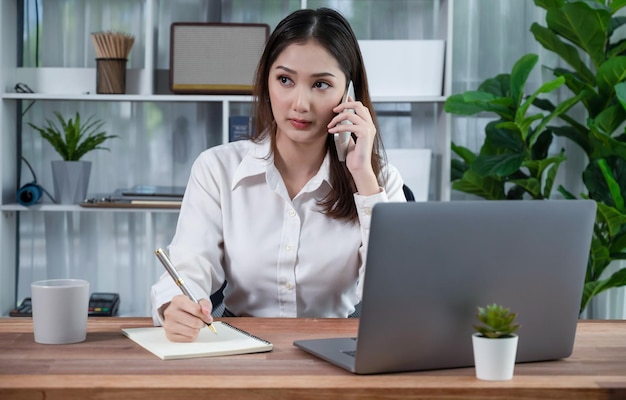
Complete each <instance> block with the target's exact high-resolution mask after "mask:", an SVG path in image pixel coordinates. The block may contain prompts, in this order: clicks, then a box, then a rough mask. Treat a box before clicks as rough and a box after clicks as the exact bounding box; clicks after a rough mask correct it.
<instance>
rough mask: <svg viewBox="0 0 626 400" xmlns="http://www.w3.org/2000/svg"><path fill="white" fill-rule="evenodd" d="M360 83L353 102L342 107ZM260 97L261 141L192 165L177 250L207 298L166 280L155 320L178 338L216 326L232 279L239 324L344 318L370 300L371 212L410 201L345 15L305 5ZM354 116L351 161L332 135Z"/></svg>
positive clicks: (264, 66) (206, 155)
mask: <svg viewBox="0 0 626 400" xmlns="http://www.w3.org/2000/svg"><path fill="white" fill-rule="evenodd" d="M350 81H352V82H353V84H354V88H355V93H356V99H352V98H350V99H349V101H348V102H347V103H342V99H343V97H344V95H345V93H346V89H347V87H348V84H349V82H350ZM253 97H254V126H255V127H256V132H255V133H254V136H253V138H251V140H242V141H237V142H233V143H228V144H223V145H220V146H216V147H213V148H210V149H208V150H206V151H204V152H203V153H202V154H201V155H200V156H199V157H198V159H197V160H196V161H195V162H194V165H193V167H192V170H191V176H190V179H189V182H188V184H187V189H186V192H185V196H184V199H183V203H182V206H181V209H180V216H179V219H178V225H177V228H176V233H175V235H174V238H173V240H172V243H171V244H170V246H169V253H170V257H171V259H172V261H173V263H174V265H175V266H176V268H177V269H178V271H179V272H180V273H181V275H183V276H184V279H185V283H186V284H187V285H188V287H189V288H190V290H191V291H192V292H193V293H194V294H195V295H196V297H198V298H201V299H202V300H200V304H196V303H194V302H193V301H191V300H189V299H188V298H187V297H185V296H183V295H181V292H180V290H179V288H178V287H177V286H176V285H175V284H174V282H173V280H172V279H171V278H170V277H169V276H168V275H167V274H164V275H163V276H162V277H161V279H160V280H159V281H158V282H157V283H156V284H155V285H154V286H153V288H152V305H153V318H154V322H155V324H157V325H159V324H162V325H163V326H164V327H165V330H166V333H167V336H168V338H169V339H170V340H173V341H191V340H194V338H195V337H196V335H197V334H198V331H199V329H200V328H201V327H203V326H204V323H205V322H211V321H212V317H211V310H212V304H211V302H210V301H209V295H210V294H211V293H212V292H214V291H216V290H217V289H218V288H220V287H221V286H222V284H223V283H224V281H226V282H227V286H226V288H225V291H224V304H225V306H226V308H227V310H226V311H225V315H228V316H232V315H235V316H255V317H347V316H348V315H349V314H351V313H352V312H353V311H354V306H355V304H357V303H358V302H359V299H360V293H361V286H360V283H361V282H362V279H361V278H362V276H363V273H364V269H365V259H366V257H365V255H366V250H367V240H368V236H369V226H370V214H371V210H372V207H373V206H374V204H376V203H378V202H384V201H405V198H404V194H403V191H402V185H403V182H402V179H401V177H400V176H399V173H398V171H397V170H396V169H395V168H394V167H392V166H390V165H387V164H386V162H385V158H384V156H383V154H382V152H383V150H382V143H381V139H380V136H379V135H378V134H377V130H378V128H377V122H376V118H375V115H374V114H373V113H372V112H371V111H370V110H372V103H371V99H370V96H369V91H368V85H367V76H366V73H365V69H364V66H363V58H362V56H361V52H360V50H359V45H358V42H357V40H356V37H355V35H354V32H353V31H352V29H351V27H350V25H349V24H348V22H347V21H346V20H345V19H344V18H343V17H342V16H341V15H340V14H339V13H337V12H336V11H333V10H330V9H326V8H323V9H318V10H299V11H296V12H294V13H292V14H291V15H289V16H287V17H286V18H285V19H284V20H283V21H281V22H280V23H279V24H278V26H277V27H276V29H275V30H274V32H273V33H272V35H271V36H270V38H269V40H268V43H267V45H266V48H265V50H264V52H263V55H262V57H261V60H260V62H259V66H258V68H257V73H256V79H255V89H254V96H253ZM346 109H353V110H354V111H355V113H351V112H343V111H344V110H346ZM344 120H349V121H350V122H351V123H352V125H350V126H349V130H350V131H352V139H350V142H349V145H348V150H347V155H346V159H345V162H342V161H339V158H338V156H337V151H336V148H335V144H334V143H335V142H334V135H333V134H335V133H339V132H343V131H345V130H346V125H342V124H340V122H341V121H344Z"/></svg>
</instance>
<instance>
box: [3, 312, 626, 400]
mask: <svg viewBox="0 0 626 400" xmlns="http://www.w3.org/2000/svg"><path fill="white" fill-rule="evenodd" d="M223 320H225V321H228V322H229V323H231V324H233V325H235V326H237V327H239V328H242V329H244V330H246V331H249V332H250V333H252V334H255V335H257V336H260V337H262V338H264V339H267V340H269V341H271V342H272V343H273V344H274V350H273V351H272V352H269V353H260V354H246V355H236V356H227V357H218V358H198V359H190V360H170V361H162V360H160V359H158V358H156V357H155V356H153V355H152V354H151V353H148V352H147V351H145V350H144V349H142V348H141V347H139V346H138V345H136V344H135V343H134V342H132V341H130V340H129V339H127V338H126V337H124V336H123V335H122V333H121V331H120V329H121V328H122V327H138V326H150V325H151V320H150V319H148V318H90V319H89V327H88V334H87V340H86V341H85V342H83V343H77V344H72V345H41V344H37V343H35V342H34V340H33V333H32V320H31V319H30V318H0V399H3V400H8V399H32V398H46V399H56V398H63V399H75V398H76V399H79V398H80V399H88V398H92V397H97V398H98V399H109V398H111V399H128V400H132V399H139V398H152V399H156V398H159V399H165V398H167V399H174V398H184V399H193V398H196V396H201V397H202V398H205V397H206V398H210V399H212V400H220V399H228V400H233V399H236V398H245V399H279V398H296V399H315V400H321V399H336V398H345V397H349V398H355V399H356V398H358V399H400V398H411V399H418V398H428V399H436V398H445V399H470V398H472V399H474V398H475V399H487V398H489V399H495V398H507V399H522V398H524V399H531V398H551V399H556V398H564V399H583V398H584V399H618V398H619V399H624V398H626V321H602V322H599V321H583V322H580V323H579V326H578V332H577V335H576V342H575V348H574V352H573V354H572V356H570V357H569V358H567V359H565V360H558V361H549V362H540V363H525V364H518V365H517V366H516V368H515V376H514V378H513V380H511V381H504V382H486V381H480V380H478V379H476V378H475V375H474V369H473V368H457V369H448V370H438V371H422V372H408V373H397V374H383V375H369V376H358V375H353V374H351V373H348V372H346V371H344V370H342V369H340V368H337V367H334V366H332V365H330V364H328V363H326V362H324V361H321V360H319V359H317V358H315V357H313V356H310V355H308V354H307V353H305V352H303V351H301V350H299V349H297V348H295V347H294V346H293V345H292V342H293V340H294V339H303V338H322V337H333V336H354V335H355V334H356V331H357V320H356V319H263V318H223ZM546 334H549V332H546Z"/></svg>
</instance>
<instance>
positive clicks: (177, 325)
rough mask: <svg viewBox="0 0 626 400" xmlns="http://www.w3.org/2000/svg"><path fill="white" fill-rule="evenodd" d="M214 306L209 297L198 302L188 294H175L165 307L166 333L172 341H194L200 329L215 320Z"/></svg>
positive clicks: (164, 321)
mask: <svg viewBox="0 0 626 400" xmlns="http://www.w3.org/2000/svg"><path fill="white" fill-rule="evenodd" d="M212 308H213V307H212V305H211V302H210V301H209V300H207V299H202V300H200V303H196V302H194V301H193V300H191V299H190V298H189V297H187V296H184V295H178V296H175V297H174V298H172V301H171V302H170V303H169V304H168V305H166V306H164V307H163V328H165V335H166V336H167V338H168V339H169V340H171V341H172V342H193V341H194V340H196V338H197V337H198V334H199V333H200V329H202V328H204V327H205V326H206V324H210V323H211V322H213V317H212V316H211V310H212Z"/></svg>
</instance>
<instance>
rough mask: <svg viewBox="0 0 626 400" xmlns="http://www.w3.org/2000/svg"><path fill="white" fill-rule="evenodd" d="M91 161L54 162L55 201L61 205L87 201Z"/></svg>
mask: <svg viewBox="0 0 626 400" xmlns="http://www.w3.org/2000/svg"><path fill="white" fill-rule="evenodd" d="M90 173H91V161H52V184H53V185H54V199H55V201H56V202H57V203H59V204H80V203H82V202H83V201H85V197H86V196H87V187H88V186H89V174H90Z"/></svg>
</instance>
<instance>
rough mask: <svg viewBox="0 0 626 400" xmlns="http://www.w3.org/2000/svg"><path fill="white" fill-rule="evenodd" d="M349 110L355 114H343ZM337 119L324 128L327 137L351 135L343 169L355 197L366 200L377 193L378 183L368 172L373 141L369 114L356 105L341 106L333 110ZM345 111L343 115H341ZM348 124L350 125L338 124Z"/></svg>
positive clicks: (348, 103) (363, 108)
mask: <svg viewBox="0 0 626 400" xmlns="http://www.w3.org/2000/svg"><path fill="white" fill-rule="evenodd" d="M348 109H352V110H354V111H355V112H354V113H352V112H349V111H345V110H348ZM333 111H334V112H335V113H337V115H336V116H335V117H334V118H333V119H332V120H331V121H330V123H329V124H328V133H329V134H335V133H341V132H345V131H346V130H349V131H351V132H352V133H353V134H354V136H355V137H356V142H355V140H354V139H353V138H350V141H349V144H348V151H347V153H346V166H347V167H348V170H349V171H350V173H351V174H352V177H353V179H354V182H355V184H356V186H357V190H358V191H359V194H361V195H364V196H367V195H372V194H375V193H378V192H379V191H380V188H379V185H378V180H377V179H376V175H375V174H374V170H373V169H372V148H373V146H374V139H375V137H376V126H375V125H374V122H373V121H372V115H371V114H370V110H369V109H368V108H367V107H365V106H364V105H363V103H361V102H360V101H353V100H352V99H350V101H348V102H346V103H341V104H339V105H338V106H337V107H335V108H334V109H333ZM344 111H345V112H344ZM344 120H349V121H350V122H352V125H347V124H340V122H341V121H344Z"/></svg>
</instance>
